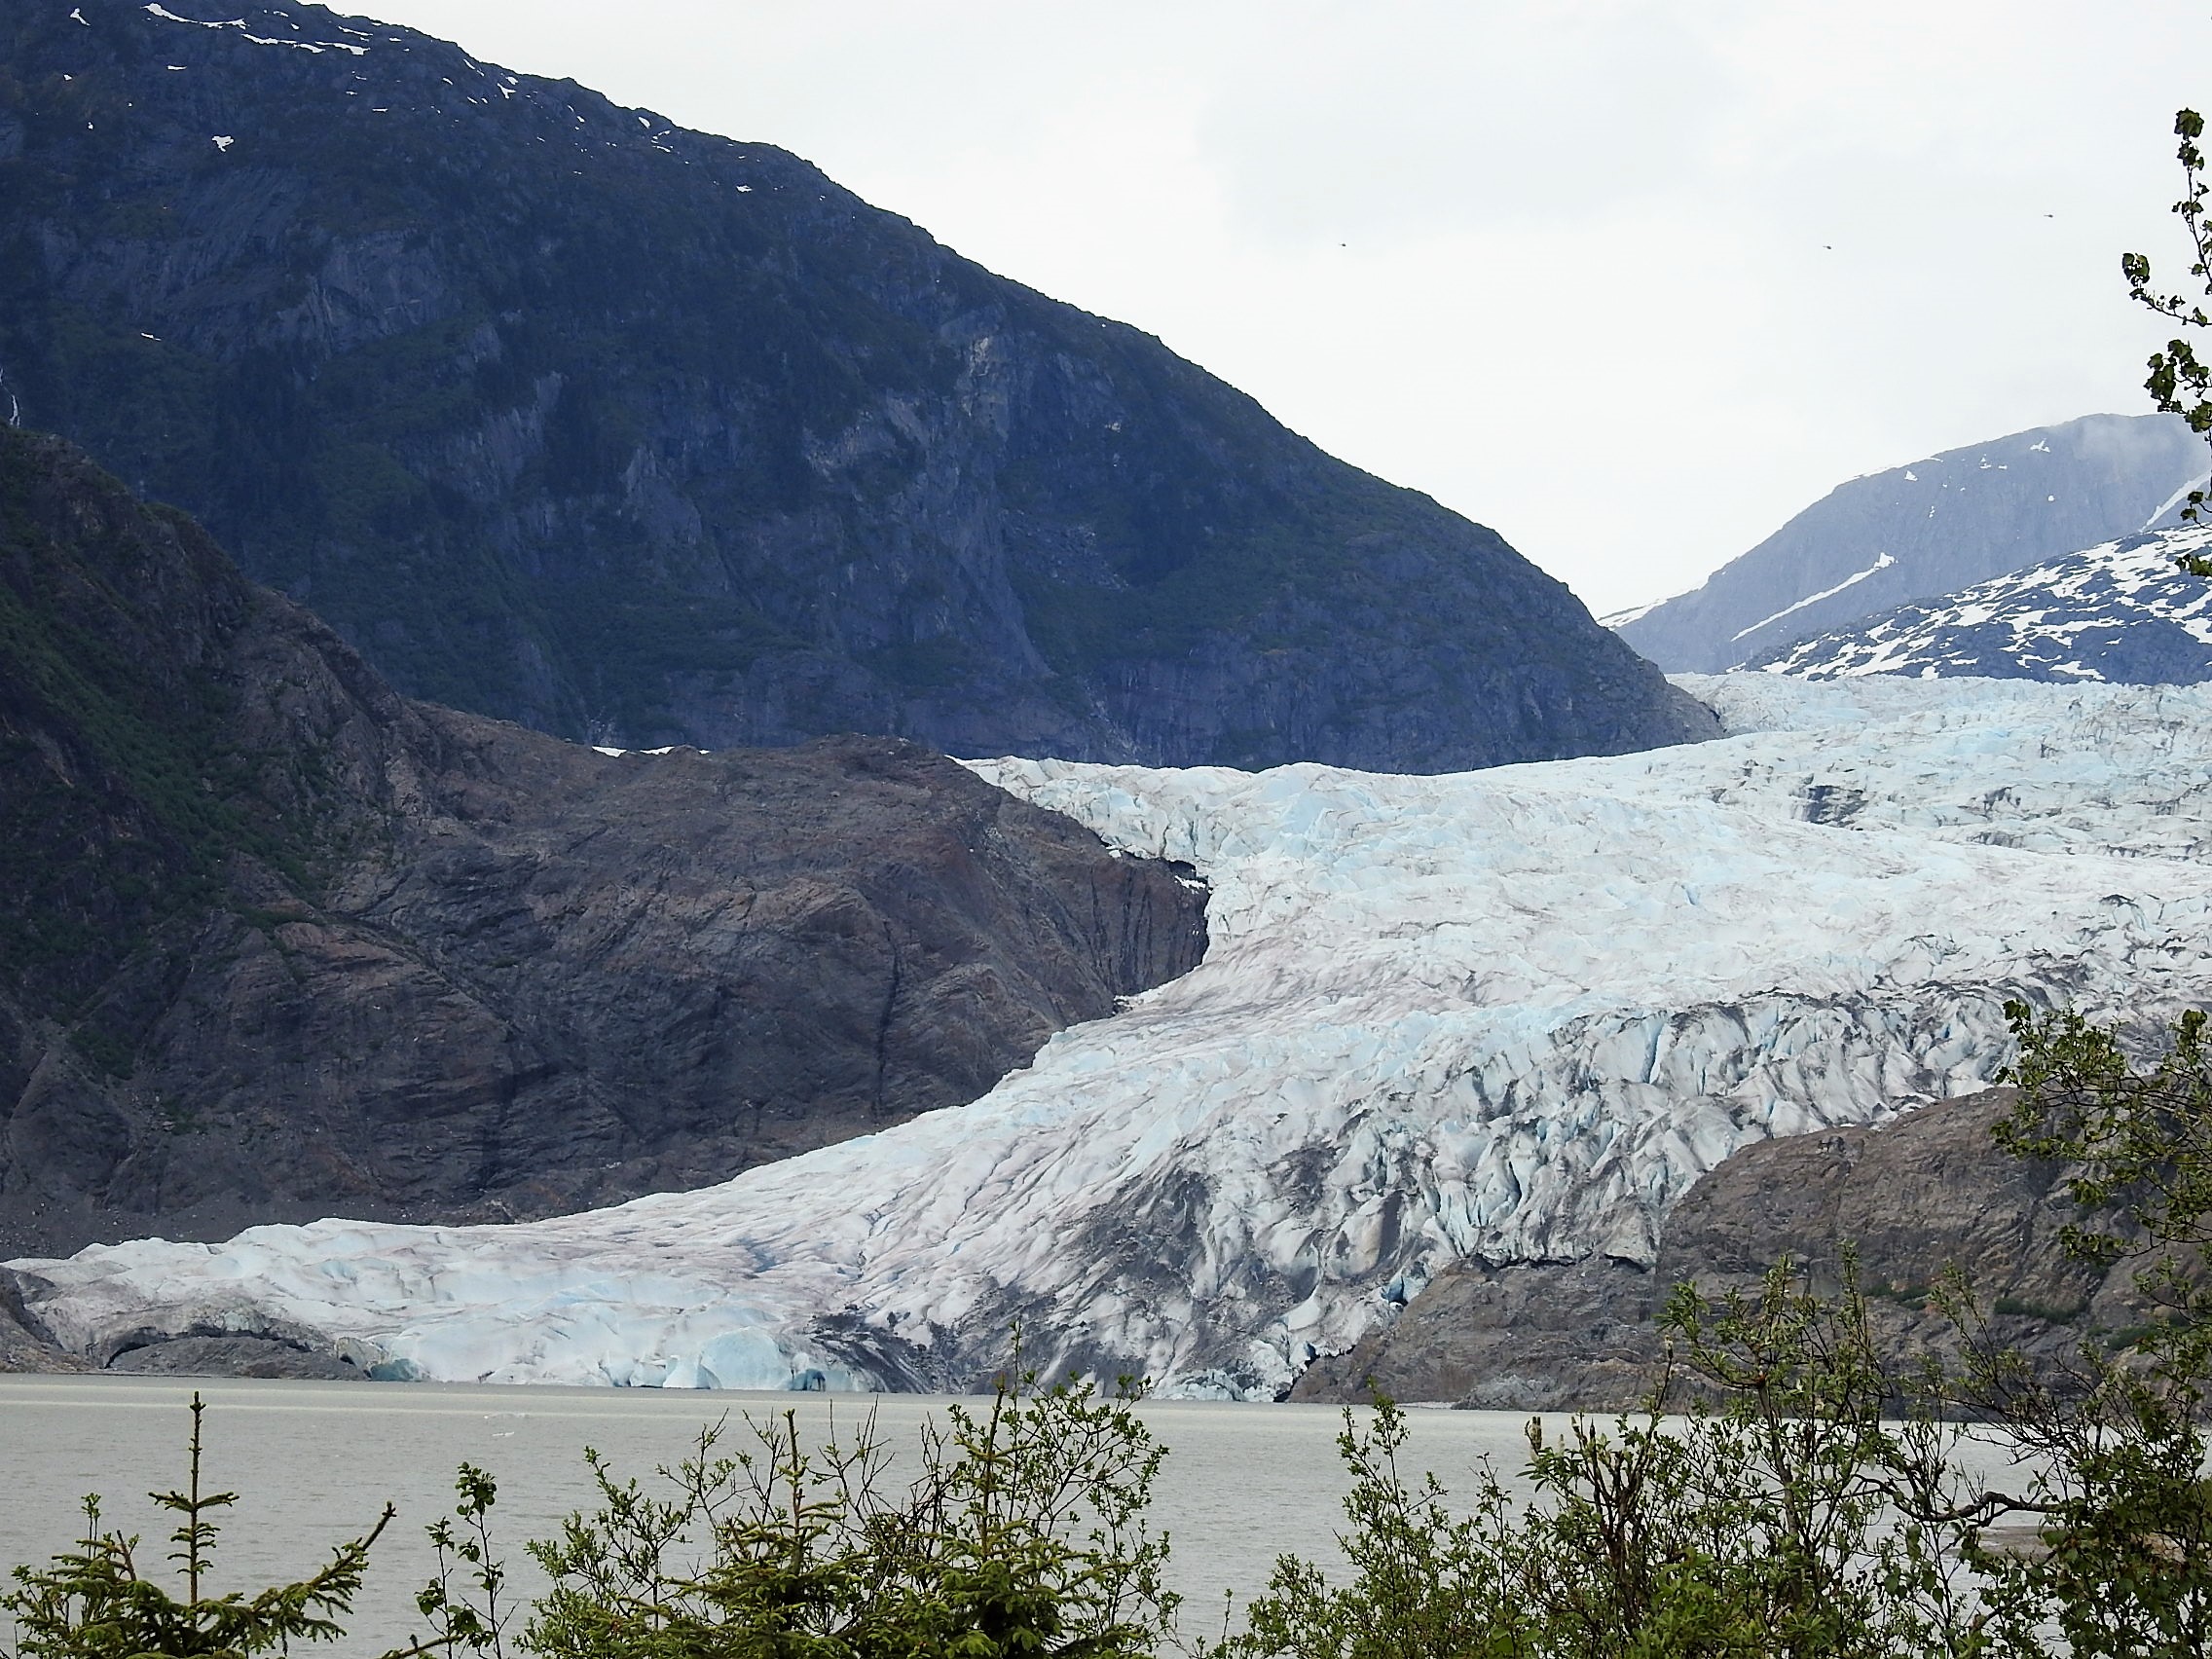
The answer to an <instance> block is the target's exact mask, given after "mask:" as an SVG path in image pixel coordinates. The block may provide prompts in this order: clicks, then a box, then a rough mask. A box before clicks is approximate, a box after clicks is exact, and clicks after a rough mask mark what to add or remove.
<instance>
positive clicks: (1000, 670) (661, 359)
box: [0, 0, 1713, 771]
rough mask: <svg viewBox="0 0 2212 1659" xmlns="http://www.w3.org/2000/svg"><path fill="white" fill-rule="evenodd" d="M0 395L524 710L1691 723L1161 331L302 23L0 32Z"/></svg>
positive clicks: (1029, 743) (1040, 723) (42, 16)
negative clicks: (1172, 345) (1196, 362)
mask: <svg viewBox="0 0 2212 1659" xmlns="http://www.w3.org/2000/svg"><path fill="white" fill-rule="evenodd" d="M0 377H4V387H0V411H7V410H13V411H15V412H16V414H17V416H18V419H19V420H20V421H21V422H22V423H24V424H30V425H34V426H38V427H43V428H47V429H51V430H55V431H58V432H61V433H63V434H65V435H67V436H69V437H71V438H73V439H75V440H76V441H78V442H79V443H81V444H83V445H84V446H85V447H86V448H87V449H88V450H90V451H91V452H92V454H93V456H94V457H95V458H96V459H97V460H99V461H101V462H102V463H103V464H105V465H106V466H108V467H109V468H111V469H112V470H114V471H116V472H117V473H119V474H120V475H121V476H122V477H123V478H124V479H125V480H126V481H127V482H128V483H129V485H130V486H131V487H132V488H134V489H136V490H138V491H140V492H141V493H144V494H146V495H148V496H151V497H155V498H161V499H164V500H168V501H173V502H175V503H177V504H178V505H180V506H182V507H184V508H186V509H188V510H189V511H191V512H193V513H194V514H195V515H197V516H198V517H199V518H201V519H202V520H203V522H204V523H205V524H206V525H207V526H208V527H209V529H210V530H211V531H212V532H213V533H214V534H215V535H216V536H217V537H218V539H219V540H221V541H222V542H223V543H224V544H225V545H226V546H227V547H228V548H229V549H230V550H231V551H232V552H233V553H234V554H235V555H236V556H237V557H238V558H239V559H240V562H241V564H242V565H243V566H244V567H245V569H246V571H248V572H249V573H250V574H252V575H253V576H255V577H257V578H258V579H260V580H262V581H265V582H268V583H270V584H272V585H275V586H276V587H279V588H281V589H283V590H284V591H286V592H288V593H289V594H291V595H292V596H293V597H294V598H296V599H299V600H301V601H303V602H304V603H307V604H309V605H312V606H313V608H315V609H316V610H317V611H318V612H319V613H320V614H321V615H323V616H324V617H325V618H326V619H328V620H329V621H330V622H331V623H332V625H333V626H335V627H336V628H337V629H338V630H339V632H340V633H341V635H343V636H344V637H345V638H346V639H347V640H348V641H349V642H350V643H352V644H354V645H357V646H358V647H359V648H360V649H361V650H362V651H363V652H364V654H365V655H366V656H367V657H368V658H369V660H370V661H371V662H372V663H374V664H375V665H376V666H377V667H378V668H379V670H380V671H381V672H383V673H384V674H385V675H387V677H388V678H389V679H390V680H391V682H393V683H394V684H395V685H397V686H398V687H399V688H400V689H401V690H403V691H406V692H409V693H413V694H417V695H421V696H424V697H428V698H432V699H435V700H437V701H440V702H444V703H448V704H452V705H455V706H457V707H462V708H467V709H470V710H474V711H476V712H479V713H483V714H490V715H495V716H500V717H504V718H509V719H516V720H520V721H522V722H524V723H526V724H530V725H534V726H536V727H538V728H540V729H542V730H546V731H551V732H555V733H558V734H562V735H567V736H571V737H586V738H590V739H592V740H594V741H600V742H618V743H626V744H630V745H633V746H641V747H642V746H653V745H660V744H666V743H672V742H686V743H691V744H697V745H700V746H704V747H710V748H720V747H723V746H727V745H731V744H782V743H790V742H793V741H796V740H799V739H802V738H805V737H808V736H811V735H816V734H821V733H825V732H834V731H841V730H856V731H869V732H878V733H887V734H896V735H903V736H908V737H912V738H915V739H918V740H921V741H923V742H926V743H929V744H931V745H933V746H935V747H938V748H940V749H944V750H948V751H951V752H953V753H960V754H971V755H973V754H1002V753H1016V754H1026V755H1057V756H1079V757H1090V758H1100V759H1132V760H1142V761H1146V762H1151V763H1164V764H1188V763H1198V762H1215V761H1218V762H1228V763H1233V764H1237V765H1245V766H1262V765H1269V764H1273V763H1276V762H1281V761H1287V760H1295V759H1315V760H1324V761H1331V762H1336V763H1341V764H1346V765H1354V766H1361V767H1370V768H1379V769H1385V770H1430V771H1433V770H1439V769H1452V768H1460V767H1469V766H1478V765H1486V764H1491V763H1494V762H1500V761H1510V760H1524V759H1531V758H1539V757H1546V756H1564V755H1575V754H1584V753H1592V752H1616V751H1623V750H1631V749H1637V748H1641V747H1648V746H1651V745H1656V744H1665V743H1671V742H1678V741H1683V740H1685V739H1689V738H1694V737H1699V736H1705V735H1710V733H1711V731H1712V729H1713V728H1712V726H1711V724H1710V722H1709V721H1708V720H1707V719H1706V718H1705V716H1704V714H1703V711H1701V710H1699V709H1698V708H1697V707H1696V706H1695V705H1694V704H1692V703H1691V702H1690V701H1689V700H1688V699H1686V698H1684V697H1682V696H1680V695H1679V694H1678V693H1677V692H1675V691H1674V690H1673V689H1672V688H1670V687H1669V686H1667V685H1666V684H1665V683H1664V682H1663V681H1662V680H1661V679H1660V677H1659V676H1658V675H1657V674H1656V673H1654V672H1653V671H1652V670H1651V669H1650V668H1649V666H1648V665H1647V664H1645V663H1643V662H1642V661H1641V660H1640V659H1638V658H1637V657H1636V656H1635V655H1634V654H1633V653H1632V652H1630V651H1628V650H1627V649H1625V648H1624V647H1622V646H1621V645H1619V644H1618V642H1617V641H1615V640H1614V639H1613V637H1612V636H1611V635H1610V634H1608V633H1606V632H1605V631H1604V630H1602V629H1600V628H1599V627H1598V626H1597V625H1596V624H1595V623H1594V622H1593V621H1592V620H1591V619H1590V618H1589V616H1588V614H1587V613H1586V612H1585V610H1584V609H1583V608H1582V607H1581V606H1580V605H1579V604H1578V603H1577V602H1576V601H1575V600H1574V598H1573V597H1572V596H1571V595H1570V594H1569V593H1568V592H1567V590H1566V588H1564V587H1563V586H1562V585H1561V584H1559V583H1558V582H1556V581H1554V580H1552V579H1551V578H1550V577H1548V576H1545V575H1543V574H1542V573H1541V572H1539V571H1536V570H1534V569H1533V568H1532V567H1531V566H1530V565H1529V564H1528V563H1527V562H1525V561H1524V560H1523V559H1521V558H1520V556H1519V555H1517V554H1516V553H1514V551H1513V550H1512V549H1511V548H1510V547H1508V546H1507V545H1506V544H1505V543H1504V542H1503V541H1502V540H1501V539H1499V537H1498V536H1496V535H1493V533H1492V532H1490V531H1488V530H1485V529H1482V528H1481V527H1479V526H1476V525H1473V524H1470V523H1468V522H1467V521H1465V520H1463V519H1461V518H1459V517H1457V516H1456V514H1453V513H1451V512H1448V511H1446V510H1444V509H1443V508H1441V507H1439V506H1438V505H1437V504H1436V503H1435V502H1433V501H1431V500H1429V499H1428V498H1425V497H1423V496H1420V495H1418V494H1415V493H1413V492H1411V491H1407V490H1402V489H1397V488H1394V487H1392V486H1390V485H1387V484H1384V483H1383V482H1381V481H1380V480H1378V479H1375V478H1373V477H1370V476H1368V475H1367V474H1364V473H1362V472H1359V471H1357V470H1356V469H1354V468H1352V467H1349V466H1346V465H1345V464H1343V463H1342V462H1340V461H1335V460H1332V459H1331V458H1330V457H1328V456H1326V455H1324V454H1322V453H1321V452H1320V451H1319V450H1318V449H1316V448H1315V447H1314V446H1313V445H1311V444H1309V443H1308V442H1307V441H1305V440H1304V439H1302V438H1300V437H1298V436H1297V435H1295V434H1294V433H1291V432H1289V431H1287V430H1285V429H1284V428H1283V427H1282V426H1281V425H1279V424H1277V423H1275V422H1274V421H1273V420H1272V419H1271V418H1270V417H1269V416H1268V415H1267V413H1266V412H1265V411H1264V410H1262V409H1261V408H1260V407H1259V406H1258V405H1257V404H1255V403H1254V402H1253V401H1252V400H1251V399H1250V398H1248V397H1245V396H1244V395H1242V394H1241V393H1239V392H1237V391H1236V390H1235V389H1234V388H1232V387H1228V386H1225V385H1223V384H1222V383H1221V382H1220V381H1218V380H1215V379H1214V378H1213V377H1211V376H1209V375H1207V374H1205V373H1204V372H1202V371H1201V370H1199V369H1198V368H1196V367H1194V366H1193V365H1191V364H1189V363H1187V362H1185V361H1183V360H1182V359H1180V358H1178V357H1176V356H1175V355H1174V354H1173V353H1172V352H1170V351H1168V350H1166V349H1165V348H1163V347H1162V346H1161V344H1160V342H1158V341H1157V340H1154V339H1152V338H1150V337H1149V336H1146V335H1144V334H1141V333H1139V332H1138V331H1136V330H1135V329H1133V328H1129V327H1125V326H1124V325H1122V324H1120V323H1116V322H1112V321H1108V320H1106V319H1104V318H1101V317H1097V316H1093V315H1089V314H1088V313H1083V312H1080V311H1077V310H1075V309H1074V308H1072V307H1069V306H1065V305H1061V304H1058V303H1056V302H1054V301H1052V300H1050V299H1047V298H1046V297H1044V296H1042V295H1040V294H1037V293H1034V292H1032V291H1030V290H1028V289H1026V288H1023V287H1021V286H1020V285H1018V284H1017V283H1014V282H1012V281H1008V280H1006V279H1004V278H1001V277H999V276H993V275H992V274H991V273H989V272H986V271H984V270H982V269H981V268H980V267H978V266H977V265H975V264H973V263H971V262H969V261H967V260H964V259H962V258H960V257H959V256H958V255H956V254H954V253H952V252H951V251H950V250H948V249H946V248H944V247H942V246H940V244H939V243H937V242H936V241H935V240H932V239H931V238H930V237H929V236H928V235H926V234H925V233H924V232H922V231H921V230H919V229H917V228H916V227H915V226H913V225H911V224H909V223H908V222H907V221H905V220H904V219H902V218H899V217H898V216H896V215H894V214H891V213H887V212H882V211H879V210H877V209H875V208H872V207H870V206H868V205H867V204H866V203H863V202H861V201H859V200H858V199H857V198H855V197H854V196H852V195H851V194H850V193H849V192H847V191H845V190H842V189H840V188H839V187H838V186H837V185H835V184H833V183H832V182H831V181H830V179H828V178H827V177H825V176H824V175H823V174H822V173H821V172H820V171H818V170H817V169H816V168H814V167H813V166H809V165H807V164H806V163H805V162H802V161H800V160H798V159H797V158H795V157H793V156H791V155H788V154H786V153H784V152H782V151H780V150H777V149H774V148H771V147H769V146H767V145H764V144H752V143H737V142H732V141H727V140H724V139H721V138H716V137H709V136H705V135H701V134H698V133H693V132H687V131H683V130H681V129H675V128H673V127H671V126H670V125H669V124H668V123H667V122H665V121H663V120H662V119H660V118H659V117H658V116H655V115H654V114H652V113H651V112H650V111H643V110H630V109H621V108H617V107H615V106H614V105H612V104H610V103H609V102H608V101H607V100H606V99H605V98H603V97H600V96H599V95H597V94H596V93H593V92H587V91H585V90H584V89H583V88H580V87H578V86H575V85H573V84H572V83H569V82H552V81H544V80H538V79H534V78H532V77H529V76H519V75H514V74H509V73H507V72H505V71H503V70H499V69H497V68H494V67H492V66H489V65H485V64H480V63H478V62H476V61H475V60H473V59H472V58H470V57H469V56H468V55H466V54H465V53H463V52H462V51H461V50H460V49H459V48H457V47H453V46H449V45H446V44H443V43H441V42H438V41H436V40H433V39H430V38H428V37H426V36H424V35H420V34H416V33H413V32H411V31H408V30H405V29H400V28H394V27H389V26H387V25H384V24H378V23H372V22H367V21H364V20H361V19H356V18H344V17H340V16H337V15H334V14H332V13H329V12H326V11H324V10H321V9H320V8H316V7H307V6H291V5H262V6H251V7H246V8H243V9H242V10H241V9H240V8H237V7H234V6H231V5H228V4H225V5H221V6H216V5H212V4H211V3H210V0H175V4H174V5H173V6H146V5H138V4H132V3H129V0H84V3H83V4H82V5H77V4H74V3H56V0H23V3H22V4H18V5H14V6H11V7H9V8H7V10H6V12H5V14H4V16H0Z"/></svg>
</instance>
